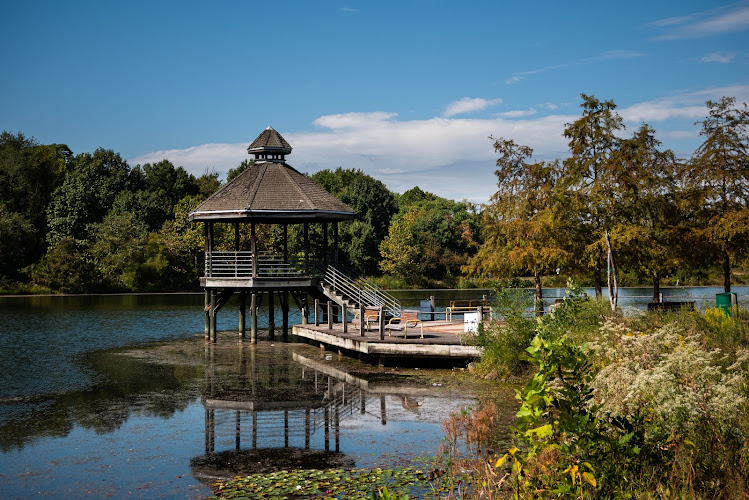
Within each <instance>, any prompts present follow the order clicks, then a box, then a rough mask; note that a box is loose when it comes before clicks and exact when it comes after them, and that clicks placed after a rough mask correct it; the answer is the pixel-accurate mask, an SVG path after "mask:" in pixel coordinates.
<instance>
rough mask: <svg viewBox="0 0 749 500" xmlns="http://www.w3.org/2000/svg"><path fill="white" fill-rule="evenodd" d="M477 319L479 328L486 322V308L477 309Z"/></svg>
mask: <svg viewBox="0 0 749 500" xmlns="http://www.w3.org/2000/svg"><path fill="white" fill-rule="evenodd" d="M476 319H477V320H478V323H476V326H477V327H478V325H480V324H482V323H483V322H484V306H478V307H476Z"/></svg>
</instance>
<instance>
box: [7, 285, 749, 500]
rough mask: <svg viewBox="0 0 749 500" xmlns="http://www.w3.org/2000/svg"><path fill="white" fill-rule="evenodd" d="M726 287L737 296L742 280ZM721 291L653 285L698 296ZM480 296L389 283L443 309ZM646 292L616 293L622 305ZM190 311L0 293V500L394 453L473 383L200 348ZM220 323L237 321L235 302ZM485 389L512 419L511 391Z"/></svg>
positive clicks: (188, 297) (408, 450) (169, 301)
mask: <svg viewBox="0 0 749 500" xmlns="http://www.w3.org/2000/svg"><path fill="white" fill-rule="evenodd" d="M735 291H736V292H737V295H738V299H739V304H740V305H742V306H744V307H746V305H747V302H749V300H748V299H749V287H736V288H735ZM544 292H545V294H546V297H547V298H546V301H547V304H548V303H552V302H553V300H554V298H556V297H562V296H563V295H564V290H561V289H557V290H545V291H544ZM587 292H588V293H589V294H590V295H592V294H593V291H592V290H587ZM721 292H722V288H718V287H697V288H664V289H663V293H664V296H665V297H666V298H667V300H668V299H671V300H694V301H695V302H696V304H697V305H698V307H702V308H704V307H707V306H714V305H715V294H716V293H721ZM489 293H490V292H489V291H488V290H450V291H445V290H419V291H412V290H409V291H400V292H396V295H397V296H398V297H399V298H400V300H401V301H402V303H403V305H404V306H406V307H418V306H419V303H420V301H421V300H424V299H428V297H429V296H430V295H434V296H435V299H436V305H437V309H438V310H439V309H441V310H444V308H445V306H447V305H449V300H450V299H459V298H480V297H481V296H482V295H484V294H489ZM529 293H532V292H530V291H529ZM649 301H650V289H647V288H636V289H631V288H630V289H621V290H620V304H621V305H622V307H624V308H641V309H642V308H645V307H646V305H647V302H649ZM202 307H203V296H202V294H173V295H172V294H167V295H115V296H55V297H0V324H2V325H3V327H4V328H3V332H2V342H1V343H0V368H1V369H0V497H2V498H40V497H50V496H54V497H59V496H64V497H82V496H95V497H115V498H119V497H141V498H152V497H174V498H186V497H187V498H191V497H194V498H200V497H205V496H206V495H209V494H210V489H209V484H210V482H211V480H212V478H213V477H218V476H230V475H232V474H236V473H240V472H248V471H253V470H268V469H272V468H274V467H289V468H295V467H297V468H298V467H310V466H316V467H324V466H346V467H352V466H356V467H372V466H388V465H393V464H405V463H409V462H411V461H414V460H416V459H417V457H419V456H421V455H426V456H428V455H434V454H435V453H436V452H437V449H438V448H439V445H440V442H441V438H442V432H441V426H442V421H443V420H444V419H445V418H447V417H448V416H449V415H450V413H452V412H454V411H457V410H459V409H461V408H463V407H466V406H471V405H474V404H475V403H476V398H477V397H478V395H479V393H480V391H481V388H480V387H478V386H476V387H473V386H469V385H466V384H470V382H469V381H468V380H466V378H465V377H462V376H461V375H462V374H461V373H460V372H455V371H451V370H449V369H430V370H427V369H424V368H421V369H420V370H417V369H415V368H411V369H400V370H395V369H386V370H384V371H383V370H380V369H378V368H377V367H376V366H372V365H367V364H362V363H359V362H358V361H356V360H354V359H350V358H345V357H341V358H339V357H338V356H337V355H332V356H331V355H330V354H329V353H323V352H321V351H320V350H319V349H316V348H313V347H311V346H308V345H305V344H294V343H291V344H282V343H280V342H274V343H271V342H268V341H261V342H260V343H259V344H258V345H257V346H252V345H249V343H243V344H242V343H239V342H238V341H237V338H236V334H235V333H234V334H232V333H228V332H224V333H222V334H221V335H220V338H219V342H218V344H217V345H216V346H214V347H211V346H208V347H206V345H205V343H204V342H203V328H204V318H203V315H202ZM266 317H267V313H266V312H265V311H261V313H260V315H259V326H260V327H261V328H262V327H264V326H266V325H265V318H266ZM279 319H280V310H278V311H276V320H277V322H279ZM300 321H301V318H300V316H299V314H298V312H294V311H293V309H292V317H291V318H290V323H291V324H294V323H298V322H300ZM218 328H219V330H225V331H228V330H236V328H237V310H236V307H235V306H233V304H232V303H231V302H230V303H229V304H228V305H227V306H226V307H225V308H224V309H222V311H221V312H220V313H219V315H218ZM493 391H494V392H493V397H494V398H496V399H497V401H498V402H499V407H500V411H502V412H504V413H505V415H506V418H507V419H508V421H509V420H510V419H511V418H512V414H513V413H514V411H515V402H514V398H513V391H512V390H511V389H510V388H507V389H506V390H504V389H499V390H498V389H497V388H496V386H494V388H493Z"/></svg>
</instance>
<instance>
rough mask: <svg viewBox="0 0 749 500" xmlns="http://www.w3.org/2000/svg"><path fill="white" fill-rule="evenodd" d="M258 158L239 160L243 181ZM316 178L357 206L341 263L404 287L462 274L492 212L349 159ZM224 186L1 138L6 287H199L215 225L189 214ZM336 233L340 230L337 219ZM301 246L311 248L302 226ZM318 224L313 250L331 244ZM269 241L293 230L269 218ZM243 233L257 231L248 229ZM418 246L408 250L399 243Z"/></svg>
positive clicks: (295, 239) (292, 237)
mask: <svg viewBox="0 0 749 500" xmlns="http://www.w3.org/2000/svg"><path fill="white" fill-rule="evenodd" d="M251 165H252V161H251V160H246V161H243V162H242V163H241V164H240V165H238V166H237V167H236V168H233V169H230V170H229V172H228V175H227V179H226V182H229V181H231V180H232V179H233V178H234V177H236V176H237V175H239V174H240V173H241V172H243V171H244V170H245V169H247V168H249V167H251ZM311 178H312V180H313V181H315V182H316V183H317V184H319V185H320V186H322V187H323V188H325V189H327V190H328V191H330V192H331V193H332V194H333V195H335V196H337V197H338V198H340V199H341V200H342V201H344V202H345V203H347V204H348V205H349V206H351V207H352V208H353V209H354V210H355V211H356V212H357V214H358V217H357V219H356V220H353V221H350V222H348V221H347V222H344V223H341V224H340V227H339V240H340V244H339V245H340V259H341V264H342V265H344V266H346V267H348V268H349V269H351V270H353V271H354V272H356V273H359V274H362V275H367V276H379V275H381V274H382V273H383V270H384V271H385V272H392V273H400V272H403V273H404V276H406V279H404V280H403V281H401V283H403V284H404V285H427V284H429V283H434V282H445V283H447V284H448V285H454V284H455V283H457V281H456V280H457V279H458V277H459V276H460V273H461V271H460V269H461V266H463V265H465V264H466V263H467V262H468V257H469V256H470V254H471V252H473V251H475V250H474V249H475V246H476V243H475V241H474V238H475V236H474V235H476V234H478V231H479V222H480V217H479V215H478V213H477V212H476V211H475V210H472V208H471V207H470V206H469V205H468V204H467V203H463V202H454V201H451V200H447V199H445V198H441V197H438V196H436V195H434V194H431V193H427V192H424V191H422V190H421V189H419V188H418V187H415V188H414V189H412V190H410V191H408V192H406V193H404V194H403V195H399V194H396V193H393V192H391V191H390V190H388V189H387V187H385V185H384V184H383V183H382V182H380V181H378V180H376V179H374V178H372V177H371V176H369V175H366V174H364V173H363V172H361V171H359V170H354V169H343V168H338V169H336V170H335V171H332V170H322V171H319V172H317V173H315V174H313V175H311ZM221 186H222V182H220V180H219V177H218V174H217V173H215V172H206V173H204V174H203V175H201V176H199V177H196V176H194V175H192V174H189V173H188V172H187V171H185V169H184V168H182V167H175V166H174V165H173V164H172V163H171V162H170V161H168V160H163V161H160V162H158V163H153V164H150V163H149V164H145V165H136V166H135V167H130V166H129V165H128V164H127V162H126V161H125V160H123V159H122V157H121V156H120V155H119V154H118V153H116V152H114V151H112V150H109V149H97V150H96V151H94V152H93V153H80V154H74V153H73V152H72V151H71V150H70V149H69V148H68V147H67V146H65V145H60V144H49V145H44V144H39V143H38V142H37V141H35V140H34V139H33V138H27V137H25V136H24V135H23V134H22V133H16V134H12V133H10V132H3V133H2V134H1V135H0V290H2V291H3V292H5V293H8V292H10V293H13V292H16V293H28V292H30V293H44V292H63V293H94V292H96V293H99V292H104V293H107V292H166V291H190V290H197V289H199V282H198V278H199V276H200V275H201V274H202V271H203V259H204V255H203V248H204V247H203V228H202V224H192V223H190V222H189V221H188V214H189V213H190V211H192V210H193V209H194V208H195V207H197V206H198V205H199V204H200V203H201V202H202V201H203V200H205V199H206V198H207V197H208V196H210V195H211V194H212V193H214V192H215V191H216V190H218V189H219V188H220V187H221ZM328 230H329V231H330V232H331V235H329V236H330V238H331V239H332V231H333V229H332V228H328ZM288 231H289V237H288V239H289V251H290V252H291V253H292V254H295V253H301V252H302V251H303V240H302V236H301V235H302V228H301V226H299V225H291V226H289V228H288ZM321 231H322V227H321V226H320V225H311V235H310V238H311V241H312V243H313V248H312V251H313V253H314V254H316V255H320V254H321V252H322V251H323V249H322V241H323V237H322V234H321ZM257 232H258V239H259V243H258V245H259V248H261V249H267V250H273V249H277V247H279V243H280V241H281V228H280V227H277V226H276V227H274V226H260V227H258V231H257ZM241 233H242V235H241V236H242V240H243V242H245V243H246V242H248V241H249V234H244V233H249V228H248V227H242V228H241ZM215 238H216V241H217V248H218V249H219V250H221V249H225V250H231V249H233V248H234V234H233V228H232V227H230V225H224V224H217V225H216V235H215ZM404 242H407V243H408V251H407V252H405V253H401V252H399V251H398V250H397V248H398V245H401V244H403V243H404Z"/></svg>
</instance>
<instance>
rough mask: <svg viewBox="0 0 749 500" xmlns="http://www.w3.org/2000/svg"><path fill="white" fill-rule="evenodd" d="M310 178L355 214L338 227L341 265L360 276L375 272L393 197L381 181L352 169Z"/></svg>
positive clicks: (338, 169) (321, 171) (393, 211)
mask: <svg viewBox="0 0 749 500" xmlns="http://www.w3.org/2000/svg"><path fill="white" fill-rule="evenodd" d="M310 178H311V179H312V180H313V181H314V182H315V183H316V184H318V185H319V186H320V187H322V188H323V189H325V190H327V191H328V192H329V193H331V194H332V195H333V196H335V197H337V198H338V199H340V200H341V201H342V202H344V203H346V204H347V205H348V206H350V207H351V208H352V209H353V210H354V211H355V212H356V213H357V218H356V220H354V221H351V222H343V223H340V224H339V248H340V251H341V254H342V258H343V262H344V265H346V266H347V267H350V268H351V269H353V270H354V271H356V272H358V273H360V274H366V275H371V274H375V273H377V271H378V262H379V260H380V254H379V251H378V250H379V244H380V242H381V241H382V239H383V238H385V235H386V234H387V233H388V227H389V226H390V219H391V218H392V216H393V214H395V212H396V210H397V206H396V201H395V197H394V196H393V194H392V193H391V192H390V191H389V190H388V188H387V187H385V185H384V184H383V183H382V182H381V181H378V180H376V179H374V178H373V177H371V176H369V175H367V174H365V173H364V172H362V171H361V170H356V169H343V168H341V167H338V168H337V169H336V170H335V171H331V170H327V169H326V170H320V171H319V172H316V173H315V174H313V175H312V176H311V177H310ZM329 241H332V239H330V238H329Z"/></svg>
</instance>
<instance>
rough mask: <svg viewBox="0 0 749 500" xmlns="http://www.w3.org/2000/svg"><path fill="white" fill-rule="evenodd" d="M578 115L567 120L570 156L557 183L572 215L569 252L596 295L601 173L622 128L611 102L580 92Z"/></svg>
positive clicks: (602, 218)
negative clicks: (588, 273) (590, 280)
mask: <svg viewBox="0 0 749 500" xmlns="http://www.w3.org/2000/svg"><path fill="white" fill-rule="evenodd" d="M581 97H582V99H583V102H582V104H581V105H580V106H581V107H582V108H583V113H582V116H581V117H580V118H579V119H577V120H575V121H574V122H573V123H568V124H567V126H566V128H565V129H564V136H565V137H566V138H567V139H569V147H570V152H571V155H570V157H569V158H567V159H566V160H565V161H564V174H563V176H562V179H561V184H562V185H563V186H564V188H565V190H566V191H567V198H566V199H567V200H568V202H569V205H568V210H566V213H567V214H573V215H574V219H573V221H574V224H573V225H572V227H573V228H574V233H575V234H574V236H575V237H574V238H573V239H572V241H574V242H576V243H577V248H576V249H575V250H574V251H573V252H571V253H572V254H574V255H580V256H581V262H580V263H579V264H580V266H581V267H582V268H583V269H586V270H592V271H593V279H594V286H595V291H596V296H597V297H600V296H601V295H602V280H601V273H602V271H603V260H604V255H605V252H606V245H605V242H604V232H605V229H606V228H607V225H608V222H609V221H607V220H606V213H605V207H604V205H605V204H606V203H607V201H606V198H605V195H604V193H603V191H605V189H606V186H605V185H604V183H603V182H602V179H601V177H602V173H603V172H604V170H605V168H606V164H607V163H608V162H609V161H610V160H611V156H612V154H613V152H614V151H615V150H616V149H617V148H618V146H619V139H618V138H617V136H616V132H617V131H618V130H621V129H623V128H624V125H623V124H622V119H621V117H620V116H619V115H618V114H617V113H616V112H615V109H616V104H614V101H610V100H609V101H600V100H598V99H596V98H595V97H594V96H589V95H586V94H581Z"/></svg>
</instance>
